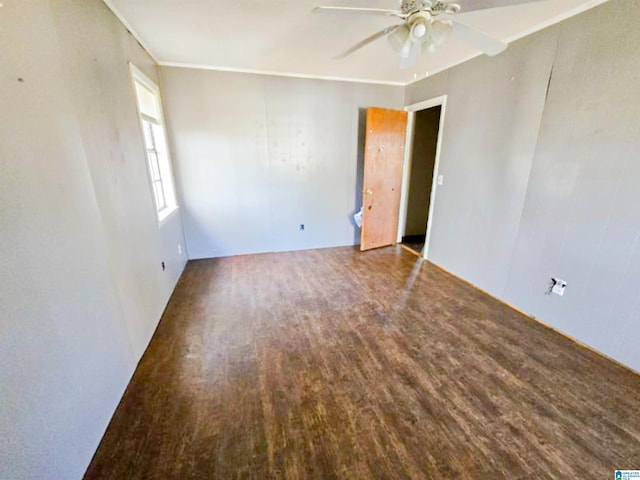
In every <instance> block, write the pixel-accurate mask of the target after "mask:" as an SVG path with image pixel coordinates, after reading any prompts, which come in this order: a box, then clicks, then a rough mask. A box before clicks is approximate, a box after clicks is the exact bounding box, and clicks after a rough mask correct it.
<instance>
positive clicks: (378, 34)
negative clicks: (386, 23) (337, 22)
mask: <svg viewBox="0 0 640 480" xmlns="http://www.w3.org/2000/svg"><path fill="white" fill-rule="evenodd" d="M402 25H403V24H400V25H392V26H390V27H387V28H385V29H384V30H380V31H379V32H376V33H374V34H373V35H371V36H370V37H367V38H365V39H364V40H361V41H359V42H358V43H356V44H355V45H354V46H353V47H351V48H350V49H349V50H347V51H345V52H342V53H341V54H340V55H338V56H336V57H335V58H337V59H340V58H344V57H346V56H347V55H351V54H352V53H353V52H355V51H356V50H360V49H361V48H362V47H364V46H366V45H369V44H370V43H371V42H373V41H375V40H377V39H379V38H381V37H384V36H386V35H389V34H390V33H393V32H395V31H396V29H398V28H399V27H401V26H402Z"/></svg>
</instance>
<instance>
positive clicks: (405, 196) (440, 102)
mask: <svg viewBox="0 0 640 480" xmlns="http://www.w3.org/2000/svg"><path fill="white" fill-rule="evenodd" d="M437 106H440V107H441V110H440V122H439V124H438V138H437V140H436V159H435V162H434V166H433V180H432V183H431V195H430V198H429V214H428V215H429V216H428V218H427V235H426V237H425V239H424V249H423V250H422V258H424V259H425V260H426V259H428V258H429V243H430V240H431V231H432V229H433V210H434V204H435V199H436V190H437V187H438V170H439V168H440V153H441V150H442V138H443V135H442V132H443V131H444V117H445V112H446V109H447V95H441V96H439V97H434V98H431V99H429V100H425V101H423V102H418V103H413V104H411V105H407V106H406V107H404V110H405V111H407V112H408V113H409V118H408V119H407V136H406V140H405V147H404V164H403V167H402V187H401V190H400V212H399V214H398V233H397V242H398V243H401V242H402V237H403V236H404V232H405V229H406V227H407V209H408V205H409V179H410V178H411V163H412V157H413V137H414V134H415V116H416V112H419V111H420V110H427V109H428V108H433V107H437Z"/></svg>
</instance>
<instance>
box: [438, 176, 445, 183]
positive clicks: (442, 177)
mask: <svg viewBox="0 0 640 480" xmlns="http://www.w3.org/2000/svg"><path fill="white" fill-rule="evenodd" d="M443 183H444V175H438V185H442V184H443Z"/></svg>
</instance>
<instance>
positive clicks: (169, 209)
mask: <svg viewBox="0 0 640 480" xmlns="http://www.w3.org/2000/svg"><path fill="white" fill-rule="evenodd" d="M129 70H130V74H131V88H132V90H133V96H134V100H135V105H136V113H137V114H138V125H139V127H140V134H141V138H142V145H143V148H144V155H145V168H146V170H147V181H148V183H149V193H150V196H151V202H152V204H153V206H154V211H155V214H156V219H157V222H158V225H159V226H161V225H162V224H163V223H164V222H165V221H166V220H167V219H168V218H169V217H170V216H172V215H173V214H174V213H175V212H176V211H178V209H179V208H180V206H179V205H178V195H177V191H176V186H175V181H174V175H173V163H172V161H171V155H170V153H169V145H168V140H167V128H166V125H165V122H164V112H163V111H162V95H161V93H160V88H159V87H158V85H156V84H155V82H153V81H152V80H151V79H150V78H149V77H147V76H146V75H145V74H144V73H142V71H140V69H139V68H137V67H136V66H135V65H134V64H133V63H131V62H129ZM136 83H139V84H140V85H142V86H143V87H144V88H146V89H147V90H149V91H150V92H151V93H152V94H153V96H154V97H155V101H156V102H157V104H156V107H157V112H158V118H154V117H152V116H150V115H147V114H145V113H143V112H142V111H141V110H140V104H139V101H138V93H137V90H136ZM149 124H152V125H156V126H157V127H159V128H160V129H161V130H162V136H163V137H164V139H163V145H162V146H161V147H163V148H164V154H165V156H166V163H167V165H166V167H165V168H164V169H163V168H162V166H161V165H160V163H161V162H160V160H159V153H158V152H159V150H158V148H157V147H158V145H156V144H155V142H157V141H158V138H157V136H156V135H154V134H153V131H152V130H151V131H149V132H147V131H146V130H145V129H146V128H147V126H148V125H149ZM147 135H150V137H151V139H152V142H153V143H154V148H153V149H149V148H148V146H147V140H146V137H147ZM150 154H154V155H155V158H156V165H157V170H158V172H157V173H158V175H157V177H158V178H157V179H155V177H156V176H155V175H154V173H153V171H152V168H151V160H150V157H149V155H150ZM163 170H165V172H163ZM165 177H166V178H165ZM157 183H159V185H160V186H161V189H162V190H161V191H162V196H163V201H164V207H163V208H161V209H159V203H158V202H159V201H158V198H157V193H156V186H155V184H157ZM167 187H169V188H170V189H171V192H170V193H171V200H172V201H171V202H169V200H168V199H167Z"/></svg>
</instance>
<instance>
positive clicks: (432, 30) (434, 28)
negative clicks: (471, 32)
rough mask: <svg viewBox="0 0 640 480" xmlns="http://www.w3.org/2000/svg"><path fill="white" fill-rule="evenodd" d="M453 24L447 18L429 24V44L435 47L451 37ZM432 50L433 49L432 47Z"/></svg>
mask: <svg viewBox="0 0 640 480" xmlns="http://www.w3.org/2000/svg"><path fill="white" fill-rule="evenodd" d="M452 30H453V24H452V23H451V22H450V21H447V20H434V21H433V22H431V23H430V24H429V46H430V47H431V46H433V48H435V47H437V46H438V45H440V44H442V43H444V42H445V40H447V39H448V38H449V36H450V35H451V31H452ZM429 50H430V51H433V50H432V49H431V48H430V49H429Z"/></svg>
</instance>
